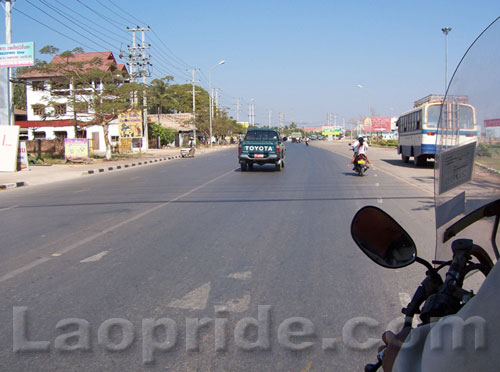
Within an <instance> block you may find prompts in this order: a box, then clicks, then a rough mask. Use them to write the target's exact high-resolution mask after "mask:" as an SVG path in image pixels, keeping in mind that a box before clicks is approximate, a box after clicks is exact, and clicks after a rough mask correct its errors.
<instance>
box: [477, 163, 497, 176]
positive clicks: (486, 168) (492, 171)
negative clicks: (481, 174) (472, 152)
mask: <svg viewBox="0 0 500 372" xmlns="http://www.w3.org/2000/svg"><path fill="white" fill-rule="evenodd" d="M474 164H476V165H477V166H478V167H480V168H483V169H485V170H487V171H488V172H491V173H496V174H500V171H497V170H496V169H493V168H490V167H488V166H487V165H484V164H481V163H478V162H475V163H474Z"/></svg>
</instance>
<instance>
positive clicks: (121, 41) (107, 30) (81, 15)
mask: <svg viewBox="0 0 500 372" xmlns="http://www.w3.org/2000/svg"><path fill="white" fill-rule="evenodd" d="M54 1H55V2H56V3H58V4H59V5H61V6H63V7H65V8H66V9H68V10H69V11H71V12H73V13H75V14H77V15H78V16H79V17H81V18H83V19H85V20H87V21H88V22H90V23H92V24H94V25H96V26H97V27H99V28H100V29H102V30H103V31H106V33H108V34H112V35H114V36H116V37H118V38H121V39H120V40H118V39H113V40H115V41H119V42H120V43H123V42H124V41H123V36H122V35H118V34H117V33H115V32H114V31H111V30H109V29H107V28H105V27H103V26H102V25H100V24H98V23H97V22H94V21H93V20H91V19H90V18H88V17H86V16H84V15H83V14H82V13H79V12H77V11H75V10H74V9H72V8H70V7H68V6H67V5H65V4H64V3H62V2H61V1H60V0H54ZM127 41H128V40H127ZM127 41H125V44H126V42H127Z"/></svg>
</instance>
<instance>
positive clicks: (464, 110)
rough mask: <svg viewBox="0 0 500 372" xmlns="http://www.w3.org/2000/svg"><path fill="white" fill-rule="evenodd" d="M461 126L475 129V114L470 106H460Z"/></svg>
mask: <svg viewBox="0 0 500 372" xmlns="http://www.w3.org/2000/svg"><path fill="white" fill-rule="evenodd" d="M459 115H460V128H462V129H474V115H473V114H472V109H471V108H470V107H469V106H460V113H459Z"/></svg>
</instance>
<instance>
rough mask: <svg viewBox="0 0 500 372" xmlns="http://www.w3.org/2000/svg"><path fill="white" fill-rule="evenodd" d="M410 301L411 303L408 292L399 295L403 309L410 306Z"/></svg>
mask: <svg viewBox="0 0 500 372" xmlns="http://www.w3.org/2000/svg"><path fill="white" fill-rule="evenodd" d="M410 301H411V298H410V295H409V294H408V293H406V292H400V293H399V302H400V303H401V306H402V307H406V306H408V304H409V303H410Z"/></svg>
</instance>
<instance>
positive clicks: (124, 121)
mask: <svg viewBox="0 0 500 372" xmlns="http://www.w3.org/2000/svg"><path fill="white" fill-rule="evenodd" d="M118 128H119V130H120V137H121V138H138V137H142V112H141V110H133V111H128V112H125V113H123V114H120V115H118Z"/></svg>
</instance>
